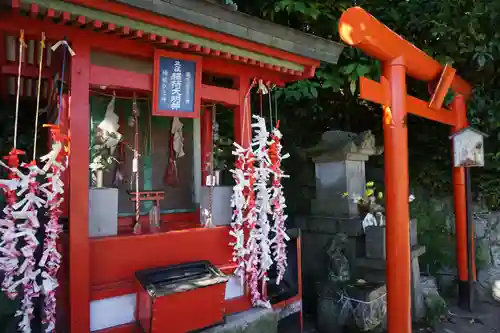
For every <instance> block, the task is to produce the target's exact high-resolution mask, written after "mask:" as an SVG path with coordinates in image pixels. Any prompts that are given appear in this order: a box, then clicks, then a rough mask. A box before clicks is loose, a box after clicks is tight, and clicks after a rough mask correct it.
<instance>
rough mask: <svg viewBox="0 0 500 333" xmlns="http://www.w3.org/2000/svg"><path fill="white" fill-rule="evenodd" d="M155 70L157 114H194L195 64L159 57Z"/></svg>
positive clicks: (193, 62)
mask: <svg viewBox="0 0 500 333" xmlns="http://www.w3.org/2000/svg"><path fill="white" fill-rule="evenodd" d="M157 70H159V71H160V73H159V74H160V75H158V80H159V82H158V85H157V87H158V93H157V98H158V100H157V103H158V104H157V106H158V108H157V110H158V113H159V114H161V113H162V111H170V112H179V113H180V112H190V113H193V112H195V91H194V90H195V87H196V62H195V61H189V60H182V59H173V58H168V57H163V56H161V57H160V59H159V68H158V69H157ZM179 117H182V115H179Z"/></svg>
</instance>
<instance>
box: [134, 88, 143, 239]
mask: <svg viewBox="0 0 500 333" xmlns="http://www.w3.org/2000/svg"><path fill="white" fill-rule="evenodd" d="M132 114H133V117H134V123H135V124H134V126H135V130H134V159H133V161H132V172H133V173H135V225H134V233H135V234H138V233H140V232H141V224H140V222H139V220H140V218H141V211H140V209H141V203H140V200H139V110H138V109H137V100H136V99H135V93H134V99H133V102H132Z"/></svg>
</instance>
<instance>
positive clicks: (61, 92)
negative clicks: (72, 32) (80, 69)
mask: <svg viewBox="0 0 500 333" xmlns="http://www.w3.org/2000/svg"><path fill="white" fill-rule="evenodd" d="M61 45H63V47H64V49H63V61H62V70H61V88H60V90H59V109H58V111H57V122H56V124H57V125H59V121H60V120H61V113H62V106H63V105H62V96H63V91H64V79H65V72H66V53H68V52H69V54H70V55H71V56H72V57H73V56H74V55H75V52H74V51H73V49H72V48H71V47H70V46H69V44H68V41H67V40H66V37H64V39H63V40H60V41H58V42H57V43H55V44H54V45H53V46H52V47H51V50H52V52H54V51H55V50H57V49H58V48H59V46H61Z"/></svg>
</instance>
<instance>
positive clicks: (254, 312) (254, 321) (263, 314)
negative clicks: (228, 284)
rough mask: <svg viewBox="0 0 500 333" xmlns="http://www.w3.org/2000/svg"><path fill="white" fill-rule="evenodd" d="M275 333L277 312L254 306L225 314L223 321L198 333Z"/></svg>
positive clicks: (276, 330)
mask: <svg viewBox="0 0 500 333" xmlns="http://www.w3.org/2000/svg"><path fill="white" fill-rule="evenodd" d="M262 332H266V333H277V332H278V314H277V313H276V312H274V311H273V310H272V309H262V308H254V309H250V310H248V311H245V312H241V313H237V314H234V315H231V316H227V317H226V320H225V323H224V324H222V325H217V326H214V327H211V328H208V329H205V330H201V331H198V333H262Z"/></svg>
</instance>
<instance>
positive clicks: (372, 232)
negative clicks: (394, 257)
mask: <svg viewBox="0 0 500 333" xmlns="http://www.w3.org/2000/svg"><path fill="white" fill-rule="evenodd" d="M365 245H366V257H367V258H368V259H383V260H385V227H378V226H369V227H366V230H365Z"/></svg>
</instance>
